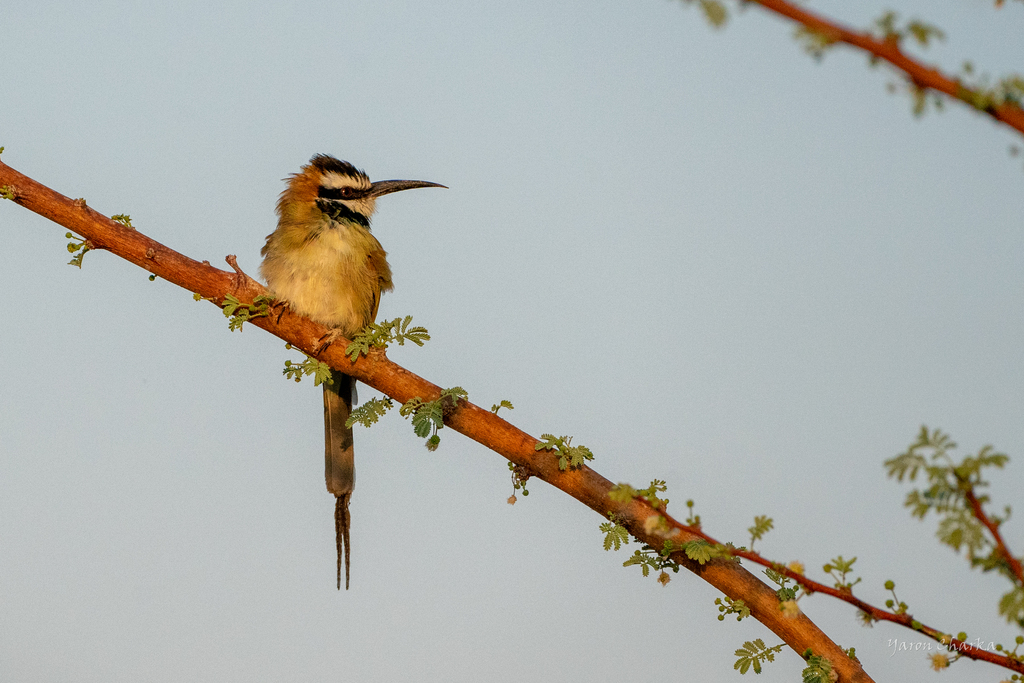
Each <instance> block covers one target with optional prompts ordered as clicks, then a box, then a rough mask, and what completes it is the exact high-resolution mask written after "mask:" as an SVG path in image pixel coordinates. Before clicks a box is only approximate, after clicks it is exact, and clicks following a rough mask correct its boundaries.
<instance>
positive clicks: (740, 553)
mask: <svg viewBox="0 0 1024 683" xmlns="http://www.w3.org/2000/svg"><path fill="white" fill-rule="evenodd" d="M665 517H666V521H667V522H668V523H669V524H670V525H672V526H678V527H680V528H683V529H686V530H687V531H689V532H690V533H693V534H695V535H697V536H700V537H701V538H703V539H704V540H706V541H707V542H708V543H711V544H712V545H714V544H717V543H718V541H716V540H715V539H714V538H712V537H711V536H708V535H707V534H705V533H704V532H702V531H701V530H700V529H694V528H693V527H688V526H686V525H684V524H682V523H680V522H678V521H676V520H674V519H672V518H671V517H670V516H668V515H665ZM993 533H995V532H993ZM997 538H998V536H997ZM1000 547H1001V548H1002V547H1004V546H1002V545H1000ZM731 552H732V554H733V555H735V556H736V557H742V558H743V559H745V560H749V561H751V562H755V563H757V564H759V565H761V566H763V567H768V568H770V569H772V570H773V571H775V572H778V573H779V574H784V575H785V576H788V577H789V578H791V579H793V580H794V581H796V582H797V583H798V584H800V585H801V586H802V587H803V588H804V590H805V591H807V593H824V594H825V595H831V596H832V597H833V598H836V599H837V600H842V601H843V602H848V603H849V604H851V605H853V606H854V607H857V608H858V609H860V610H862V611H863V612H865V613H867V614H868V615H870V616H871V618H872V619H874V620H875V621H888V622H891V623H894V624H899V625H900V626H905V627H906V628H909V629H911V630H913V631H917V632H918V633H923V634H924V635H926V636H928V637H929V638H932V639H934V640H935V641H937V642H939V643H942V644H943V645H945V646H946V647H947V648H948V649H949V651H950V652H956V653H957V654H958V655H960V656H961V657H967V658H969V659H977V660H979V661H985V662H989V663H990V664H995V665H997V666H1001V667H1004V668H1006V669H1010V670H1011V671H1016V672H1017V673H1024V661H1022V660H1021V659H1019V658H1014V657H1011V656H1008V655H1006V654H999V653H997V652H992V651H991V650H986V649H985V648H983V647H978V646H976V645H971V644H970V643H968V642H965V641H962V640H958V639H956V638H953V637H952V636H951V635H949V634H947V633H943V632H942V631H940V630H938V629H936V628H933V627H931V626H928V625H926V624H923V623H921V622H920V621H918V620H916V619H914V617H913V616H912V615H910V614H907V613H902V614H900V613H896V612H889V611H887V610H884V609H881V608H880V607H875V606H874V605H872V604H870V603H868V602H865V601H864V600H861V599H860V598H858V597H856V596H854V594H853V591H850V590H842V589H839V588H833V587H832V586H826V585H825V584H823V583H819V582H818V581H814V580H812V579H809V578H807V577H806V576H804V575H803V574H800V573H799V572H795V571H793V570H792V569H790V568H789V567H786V566H785V565H782V564H779V563H778V562H772V561H771V560H769V559H767V558H765V557H764V556H762V555H761V554H760V553H756V552H754V551H752V550H739V549H732V550H731ZM1006 556H1007V557H1011V556H1010V555H1009V552H1008V551H1006ZM1017 566H1018V567H1019V566H1020V563H1019V562H1017Z"/></svg>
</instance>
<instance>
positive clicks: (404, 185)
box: [367, 180, 448, 197]
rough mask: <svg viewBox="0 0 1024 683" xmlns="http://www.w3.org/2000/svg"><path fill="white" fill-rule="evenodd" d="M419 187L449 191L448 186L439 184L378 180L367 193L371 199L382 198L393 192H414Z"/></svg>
mask: <svg viewBox="0 0 1024 683" xmlns="http://www.w3.org/2000/svg"><path fill="white" fill-rule="evenodd" d="M417 187H443V188H444V189H446V190H447V189H448V186H447V185H439V184H437V183H428V182H427V181H426V180H378V181H377V182H375V183H373V184H372V185H371V186H370V191H369V192H368V193H367V196H369V197H380V196H383V195H386V194H391V193H392V192H401V191H402V190H413V189H416V188H417Z"/></svg>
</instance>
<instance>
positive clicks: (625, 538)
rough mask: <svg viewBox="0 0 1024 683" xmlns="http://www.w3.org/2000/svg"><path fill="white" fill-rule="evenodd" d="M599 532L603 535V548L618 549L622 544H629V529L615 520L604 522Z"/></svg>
mask: <svg viewBox="0 0 1024 683" xmlns="http://www.w3.org/2000/svg"><path fill="white" fill-rule="evenodd" d="M601 532H602V533H603V534H604V535H605V536H604V549H605V550H611V549H612V548H615V550H618V549H619V548H621V547H622V546H623V545H627V544H629V531H627V530H626V527H624V526H622V525H621V524H618V523H616V522H605V523H604V524H602V525H601Z"/></svg>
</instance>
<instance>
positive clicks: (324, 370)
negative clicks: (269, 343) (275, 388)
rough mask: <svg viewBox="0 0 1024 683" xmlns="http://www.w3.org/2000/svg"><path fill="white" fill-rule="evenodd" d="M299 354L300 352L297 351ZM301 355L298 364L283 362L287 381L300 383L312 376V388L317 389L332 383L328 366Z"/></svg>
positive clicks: (290, 348)
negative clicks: (301, 358) (304, 378)
mask: <svg viewBox="0 0 1024 683" xmlns="http://www.w3.org/2000/svg"><path fill="white" fill-rule="evenodd" d="M284 347H285V348H286V349H288V350H289V351H291V350H293V349H294V350H296V351H298V349H296V348H295V347H294V346H292V345H291V344H285V345H284ZM299 353H302V352H301V351H299ZM302 355H303V356H305V360H303V361H300V362H298V363H296V362H295V361H291V360H286V361H285V362H284V371H283V372H284V376H285V377H287V378H288V379H292V380H295V381H296V382H301V381H302V378H303V377H306V376H309V375H313V386H317V387H318V386H320V385H321V384H323V383H324V382H326V383H328V384H332V383H333V380H332V379H331V366H330V365H328V364H327V363H324V362H322V361H319V360H317V359H316V358H313V357H312V356H309V355H307V354H305V353H303V354H302ZM346 426H348V425H346Z"/></svg>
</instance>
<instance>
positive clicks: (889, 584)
mask: <svg viewBox="0 0 1024 683" xmlns="http://www.w3.org/2000/svg"><path fill="white" fill-rule="evenodd" d="M895 587H896V584H895V583H893V582H892V581H886V582H885V590H887V591H891V590H892V589H893V588H895Z"/></svg>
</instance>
